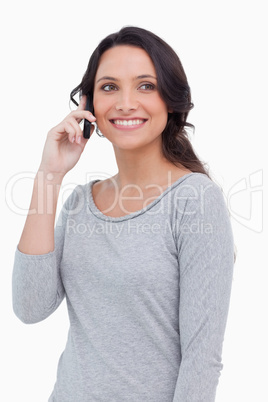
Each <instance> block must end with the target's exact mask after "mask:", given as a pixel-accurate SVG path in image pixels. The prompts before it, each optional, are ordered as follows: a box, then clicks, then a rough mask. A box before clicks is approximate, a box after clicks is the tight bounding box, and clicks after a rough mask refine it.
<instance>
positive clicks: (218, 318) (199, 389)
mask: <svg viewBox="0 0 268 402" xmlns="http://www.w3.org/2000/svg"><path fill="white" fill-rule="evenodd" d="M178 253H179V254H178V259H179V268H180V309H179V328H180V342H181V354H182V360H181V366H180V370H179V375H178V379H177V384H176V389H175V394H174V398H173V402H182V401H183V402H214V401H215V395H216V388H217V385H218V381H219V376H220V372H221V369H222V367H223V366H222V363H221V354H222V346H223V340H224V332H225V327H226V321H227V315H228V309H229V301H230V294H231V285H232V277H233V264H234V244H233V236H232V229H231V225H230V220H229V215H228V211H227V208H226V205H225V202H224V198H223V195H222V192H221V190H220V189H219V188H218V187H217V186H216V185H215V184H214V183H212V182H211V184H208V183H207V185H206V186H204V185H202V186H200V187H198V188H197V186H196V187H195V197H193V196H191V197H189V198H188V200H187V201H186V206H185V209H184V213H183V217H182V219H181V223H180V229H179V234H178Z"/></svg>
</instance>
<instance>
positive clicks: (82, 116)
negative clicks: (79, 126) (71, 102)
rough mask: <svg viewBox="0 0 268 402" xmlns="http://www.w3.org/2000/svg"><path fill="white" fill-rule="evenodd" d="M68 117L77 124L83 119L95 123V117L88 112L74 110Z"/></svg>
mask: <svg viewBox="0 0 268 402" xmlns="http://www.w3.org/2000/svg"><path fill="white" fill-rule="evenodd" d="M69 117H73V118H75V119H76V121H77V122H78V123H80V121H81V120H83V119H87V120H89V121H90V122H91V123H93V122H94V121H96V117H95V116H94V115H93V114H92V113H91V112H89V111H88V110H75V111H73V112H71V113H70V115H69Z"/></svg>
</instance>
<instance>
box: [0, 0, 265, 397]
mask: <svg viewBox="0 0 268 402" xmlns="http://www.w3.org/2000/svg"><path fill="white" fill-rule="evenodd" d="M264 5H265V2H264V1H260V0H255V1H242V0H241V1H236V0H233V1H230V0H229V1H228V0H227V1H209V0H203V1H199V0H196V1H191V0H189V1H185V0H184V1H179V0H177V1H169V0H166V1H163V2H160V1H155V0H154V1H147V2H146V1H144V0H142V1H139V0H135V1H120V0H113V1H101V0H100V1H97V2H92V1H89V0H88V1H83V0H76V1H69V0H65V1H57V0H53V1H51V0H46V1H44V2H38V1H30V0H25V1H18V0H17V1H9V2H8V3H7V2H6V4H3V5H2V6H1V10H0V15H1V17H0V18H1V20H0V29H1V74H0V79H1V86H0V88H1V96H0V101H1V139H2V140H1V147H0V152H1V157H0V161H1V189H3V190H1V191H2V193H1V194H2V197H1V229H2V230H1V256H2V264H1V270H0V273H1V278H0V286H1V288H0V295H1V300H0V307H1V332H0V336H1V342H0V347H1V351H0V356H1V360H0V361H1V379H2V385H1V389H0V399H1V400H4V401H8V402H9V401H11V402H16V401H27V402H36V401H38V402H45V401H47V399H48V396H49V395H50V393H51V391H52V388H53V386H54V382H55V376H56V368H57V363H58V359H59V356H60V354H61V352H62V350H63V348H64V345H65V342H66V336H67V330H68V318H67V312H66V306H65V303H63V304H62V305H61V306H60V308H59V309H58V310H57V311H56V312H55V313H54V314H53V315H52V316H51V317H49V318H48V319H47V320H45V321H43V322H41V323H38V324H35V325H25V324H22V323H21V322H20V321H19V320H18V319H17V318H16V317H15V315H14V314H13V311H12V299H11V275H12V267H13V257H14V251H15V248H16V245H17V243H18V241H19V237H20V234H21V231H22V228H23V224H24V220H25V213H26V209H27V207H28V205H29V202H30V195H31V186H32V177H33V176H34V172H35V171H36V169H37V168H38V165H39V161H40V158H41V154H42V148H43V144H44V141H45V138H46V134H47V131H48V130H49V129H50V128H51V127H52V126H54V125H56V124H57V123H58V122H60V120H62V119H63V118H64V117H65V115H66V114H67V113H69V101H68V99H69V93H70V91H71V90H72V89H73V88H74V87H75V86H76V85H77V84H78V83H79V82H80V80H81V78H82V75H83V73H84V71H85V69H86V66H87V62H88V59H89V56H90V54H91V53H92V51H93V50H94V49H95V47H96V46H97V44H98V43H99V41H100V40H101V39H103V38H104V37H105V36H106V35H107V34H109V33H111V32H115V31H117V30H119V29H120V28H121V27H122V26H125V25H136V26H139V27H142V28H146V29H149V30H152V31H153V32H155V33H156V34H158V35H159V36H161V37H162V38H163V39H165V40H166V41H167V42H168V43H169V44H170V45H171V46H172V47H173V48H174V49H175V50H176V51H177V53H178V54H179V56H180V58H181V61H182V63H183V65H184V68H185V70H186V74H187V76H188V80H189V83H190V86H191V88H192V95H193V102H194V104H195V108H194V109H193V111H192V112H191V113H190V115H189V121H190V122H191V123H193V124H194V125H195V126H196V132H195V135H194V136H193V139H192V141H193V144H194V147H195V149H196V151H197V153H198V154H199V156H200V157H201V158H202V159H203V160H204V161H206V162H208V163H209V165H210V168H211V171H212V173H213V177H214V178H215V180H216V181H217V182H218V183H219V184H220V185H221V186H222V188H223V191H224V193H225V195H226V200H227V202H228V206H229V208H230V212H231V217H232V218H231V219H232V225H233V231H234V236H235V242H236V246H237V249H238V254H237V261H236V264H235V273H234V282H233V292H232V299H231V306H230V312H229V319H228V325H227V329H226V336H225V342H224V350H223V363H224V370H223V372H222V375H221V378H220V383H219V387H218V392H217V402H226V401H228V402H237V401H246V402H247V401H250V402H252V401H254V402H255V401H256V402H265V401H267V400H268V389H267V368H266V366H267V364H266V362H267V358H268V347H267V341H268V329H267V328H268V325H267V307H268V292H267V290H266V289H267V274H266V270H267V258H266V250H267V240H268V239H267V222H266V224H265V217H266V211H267V209H266V208H265V205H264V204H265V202H266V188H267V184H266V183H265V182H266V180H267V158H266V147H267V142H266V141H265V138H266V137H267V136H268V132H267V124H266V118H267V113H266V108H267V102H266V100H267V90H268V88H267V87H268V86H267V71H268V62H267V60H268V58H267V37H268V32H267V15H266V12H265V7H264ZM115 172H116V165H115V160H114V157H113V152H112V148H111V146H110V144H109V143H108V142H107V140H106V139H102V138H99V137H97V136H96V135H93V137H92V138H91V139H90V141H89V143H88V146H87V149H86V150H85V152H84V154H83V156H82V158H81V160H80V162H79V164H78V165H77V166H76V167H75V168H74V169H73V171H72V172H70V173H69V174H68V176H66V178H65V182H64V185H63V191H62V193H61V196H60V201H59V206H61V205H62V202H63V201H64V199H65V197H66V196H67V195H68V194H69V193H70V191H71V189H72V188H73V187H74V186H75V185H76V184H77V183H84V182H86V181H87V180H88V178H89V177H91V176H92V175H94V174H95V173H101V174H102V175H104V176H110V175H112V174H114V173H115ZM4 193H5V194H4ZM5 195H6V199H5ZM265 237H266V238H265ZM265 239H266V242H265ZM74 402H76V401H74ZM77 402H79V401H77ZM137 402H138V401H137ZM181 402H184V401H181Z"/></svg>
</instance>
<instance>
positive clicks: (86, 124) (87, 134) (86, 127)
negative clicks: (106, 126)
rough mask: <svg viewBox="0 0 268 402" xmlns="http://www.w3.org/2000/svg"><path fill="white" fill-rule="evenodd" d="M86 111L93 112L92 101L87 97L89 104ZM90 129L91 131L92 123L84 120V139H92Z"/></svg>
mask: <svg viewBox="0 0 268 402" xmlns="http://www.w3.org/2000/svg"><path fill="white" fill-rule="evenodd" d="M85 110H88V111H89V112H92V110H93V105H92V102H91V100H90V97H89V96H87V103H86V108H85ZM90 129H91V123H90V121H88V120H87V119H84V130H83V137H84V138H90Z"/></svg>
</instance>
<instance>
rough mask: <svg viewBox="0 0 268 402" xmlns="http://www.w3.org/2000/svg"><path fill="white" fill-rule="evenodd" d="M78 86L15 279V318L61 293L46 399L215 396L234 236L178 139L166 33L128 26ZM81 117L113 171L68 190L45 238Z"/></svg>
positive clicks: (179, 111)
mask: <svg viewBox="0 0 268 402" xmlns="http://www.w3.org/2000/svg"><path fill="white" fill-rule="evenodd" d="M78 92H80V94H81V99H80V104H79V106H78V108H77V110H76V111H73V112H71V113H70V114H69V115H68V116H67V117H66V118H65V119H64V120H63V122H61V123H60V124H59V125H58V126H56V127H54V128H53V129H52V130H51V131H50V132H49V133H48V136H47V141H46V144H45V147H44V151H43V156H42V161H41V164H40V168H39V171H38V173H37V175H36V179H35V183H34V189H33V196H32V202H31V206H30V211H31V213H29V215H28V217H27V219H26V223H25V227H24V230H23V233H22V236H21V239H20V242H19V245H18V249H17V251H16V257H15V265H14V273H13V304H14V311H15V313H16V314H17V316H18V317H19V318H20V319H21V320H22V321H23V322H26V323H35V322H38V321H40V320H43V319H45V318H46V317H48V316H49V315H50V314H52V313H53V312H54V311H55V310H56V309H57V307H58V306H59V304H60V303H61V302H62V300H63V299H64V297H66V301H67V306H68V312H69V318H70V330H69V336H68V341H67V345H66V348H65V350H64V352H63V354H62V356H61V358H60V361H59V365H58V375H57V381H56V384H55V388H54V390H53V393H52V395H51V396H50V399H49V401H54V402H67V401H68V402H69V401H70V402H76V401H77V402H84V401H102V402H106V401H109V402H110V401H116V402H119V401H133V402H137V401H144V402H145V401H152V402H172V401H173V402H175V401H176V402H186V401H189V402H195V401H204V402H210V401H214V400H215V393H216V387H217V383H218V378H219V375H220V371H221V369H222V364H221V352H222V343H223V337H224V331H225V325H226V319H227V313H228V306H229V298H230V290H231V282H232V270H233V239H232V232H231V228H230V222H229V218H228V212H227V209H226V207H225V203H224V200H223V196H222V193H221V191H220V189H219V188H218V187H217V186H216V185H215V184H214V183H213V182H212V181H211V180H210V178H209V177H208V174H207V172H206V170H205V168H204V166H203V164H202V163H201V162H200V161H199V159H198V158H197V156H196V154H195V152H194V150H193V148H192V146H191V144H190V142H189V140H188V138H187V134H186V131H185V127H186V126H187V125H189V124H188V123H187V122H186V119H187V115H188V112H189V111H190V109H191V108H192V106H193V105H192V103H191V96H190V88H189V86H188V83H187V78H186V76H185V73H184V71H183V67H182V65H181V63H180V61H179V59H178V56H177V55H176V54H175V53H174V51H173V50H172V49H171V48H170V47H169V46H168V45H167V44H166V43H165V42H164V41H163V40H161V39H160V38H158V37H157V36H155V35H154V34H152V33H151V32H148V31H146V30H143V29H140V28H135V27H127V28H123V29H122V30H121V31H120V32H118V33H115V34H112V35H109V36H108V37H107V38H105V39H104V40H103V41H102V42H101V43H100V44H99V46H98V47H97V48H96V50H95V51H94V53H93V54H92V57H91V59H90V61H89V64H88V68H87V71H86V73H85V75H84V77H83V79H82V82H81V84H80V85H78V86H77V87H76V88H75V89H74V90H73V91H72V92H71V99H73V96H74V95H75V94H76V93H78ZM87 98H88V100H89V101H90V102H89V103H92V107H93V109H92V110H91V111H86V110H85V106H86V100H87ZM82 119H87V120H88V121H89V122H91V123H93V122H96V123H97V125H98V130H100V131H101V132H102V133H103V135H104V136H105V137H106V138H107V139H108V140H109V141H111V143H112V145H113V149H114V153H115V158H116V162H117V165H118V173H117V174H116V175H115V176H113V177H111V178H109V179H107V180H102V181H100V180H94V181H91V182H90V183H88V184H86V185H83V186H77V187H76V189H75V190H74V192H73V193H72V194H71V196H70V197H69V198H68V200H67V201H66V203H65V205H64V208H63V209H62V212H61V215H60V218H59V220H58V223H57V225H56V230H55V236H54V219H55V211H56V205H57V196H58V192H59V188H60V185H61V182H62V179H63V177H64V176H65V174H66V173H67V172H68V171H69V170H70V169H72V167H73V166H74V165H75V164H76V163H77V161H78V159H79V157H80V155H81V153H82V152H83V150H84V147H85V145H86V143H87V141H88V140H86V139H85V138H83V133H82V130H81V127H80V125H79V123H80V121H81V120H82ZM93 130H94V127H93V126H92V128H91V132H93ZM40 194H42V202H43V203H44V208H43V211H41V212H39V210H38V201H40V199H38V197H40Z"/></svg>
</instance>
